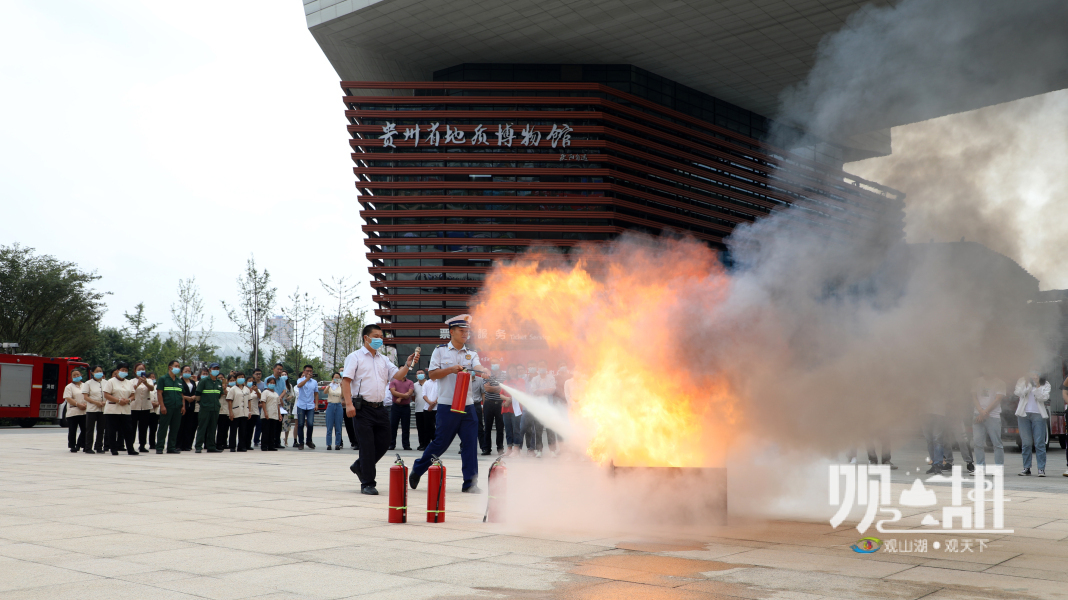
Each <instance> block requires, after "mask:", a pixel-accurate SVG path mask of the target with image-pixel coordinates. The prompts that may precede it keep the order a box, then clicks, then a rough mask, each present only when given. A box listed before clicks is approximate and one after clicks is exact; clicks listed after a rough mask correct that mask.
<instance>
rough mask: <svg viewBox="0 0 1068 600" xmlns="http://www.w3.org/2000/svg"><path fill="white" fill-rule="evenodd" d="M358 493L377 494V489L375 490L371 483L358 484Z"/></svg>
mask: <svg viewBox="0 0 1068 600" xmlns="http://www.w3.org/2000/svg"><path fill="white" fill-rule="evenodd" d="M360 493H361V494H367V495H368V496H377V495H378V490H376V489H375V486H373V485H362V486H360Z"/></svg>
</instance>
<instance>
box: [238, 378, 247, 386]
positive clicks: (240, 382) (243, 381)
mask: <svg viewBox="0 0 1068 600" xmlns="http://www.w3.org/2000/svg"><path fill="white" fill-rule="evenodd" d="M237 385H245V378H244V377H238V378H237Z"/></svg>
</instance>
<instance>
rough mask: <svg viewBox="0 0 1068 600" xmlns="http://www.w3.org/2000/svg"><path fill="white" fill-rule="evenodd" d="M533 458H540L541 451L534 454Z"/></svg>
mask: <svg viewBox="0 0 1068 600" xmlns="http://www.w3.org/2000/svg"><path fill="white" fill-rule="evenodd" d="M534 458H541V450H538V451H537V452H535V453H534Z"/></svg>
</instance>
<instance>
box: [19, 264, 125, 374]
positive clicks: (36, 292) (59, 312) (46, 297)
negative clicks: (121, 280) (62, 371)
mask: <svg viewBox="0 0 1068 600" xmlns="http://www.w3.org/2000/svg"><path fill="white" fill-rule="evenodd" d="M98 279H100V276H99V275H97V274H96V273H95V272H92V273H87V272H85V271H84V270H83V269H81V268H79V267H78V265H76V264H74V263H70V262H64V261H60V260H57V259H56V258H54V257H52V256H49V255H41V256H36V255H34V249H33V248H24V247H22V246H20V245H19V244H15V245H13V246H0V341H2V342H15V343H17V344H18V345H19V348H18V350H19V352H33V353H36V354H41V355H43V356H72V355H74V356H82V355H85V354H88V353H89V352H90V351H91V349H92V348H93V347H94V346H95V344H96V342H97V328H98V327H99V325H100V319H101V317H102V316H103V314H104V303H103V301H102V300H103V298H104V295H105V294H104V293H101V292H98V291H96V290H95V289H93V288H92V287H90V284H92V282H94V281H96V280H98Z"/></svg>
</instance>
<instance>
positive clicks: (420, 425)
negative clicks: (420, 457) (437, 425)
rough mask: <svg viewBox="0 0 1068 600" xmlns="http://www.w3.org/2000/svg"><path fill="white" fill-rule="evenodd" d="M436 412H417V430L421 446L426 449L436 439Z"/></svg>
mask: <svg viewBox="0 0 1068 600" xmlns="http://www.w3.org/2000/svg"><path fill="white" fill-rule="evenodd" d="M433 427H434V413H433V412H432V411H429V410H424V411H420V412H417V413H415V432H416V434H417V435H418V436H419V447H420V448H423V449H425V448H426V447H427V446H428V445H429V444H430V442H431V441H432V440H433V439H434V429H433Z"/></svg>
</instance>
